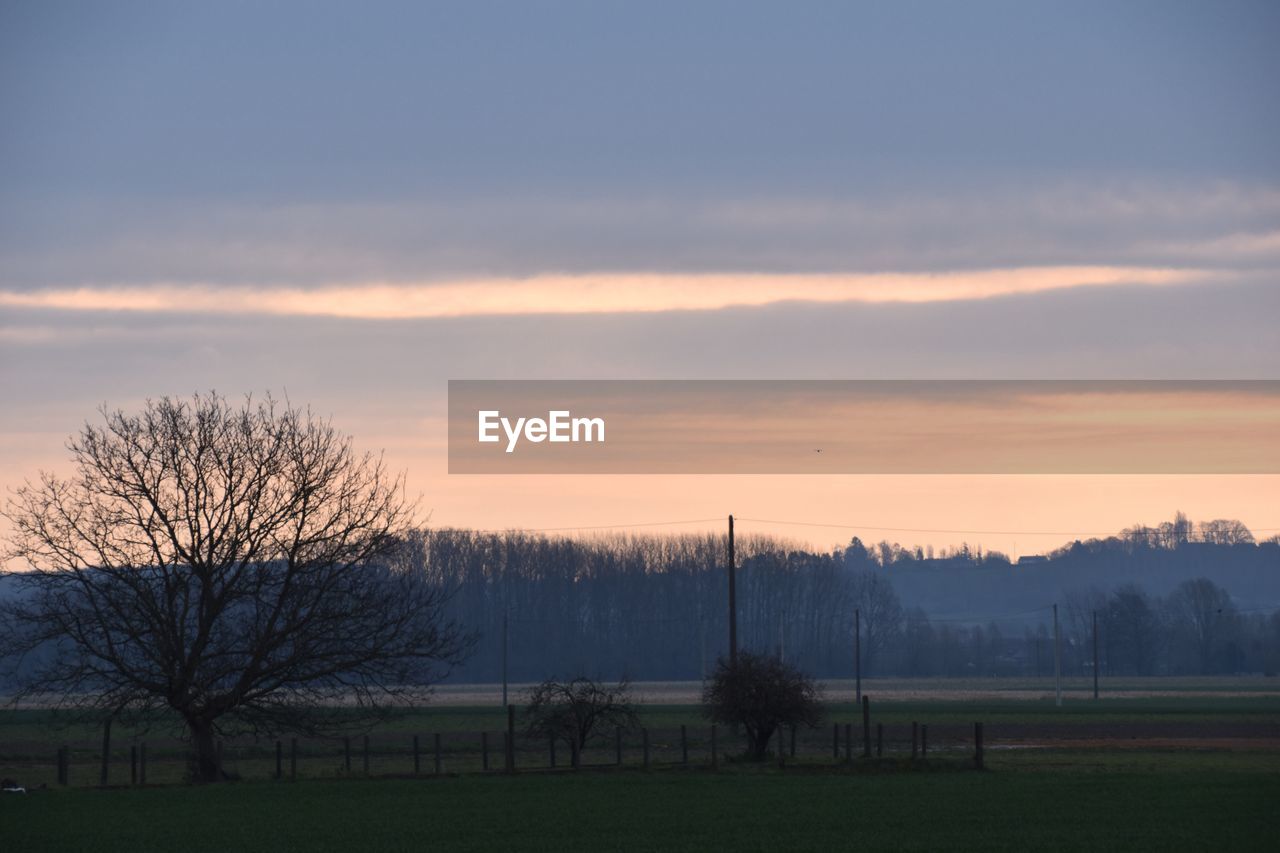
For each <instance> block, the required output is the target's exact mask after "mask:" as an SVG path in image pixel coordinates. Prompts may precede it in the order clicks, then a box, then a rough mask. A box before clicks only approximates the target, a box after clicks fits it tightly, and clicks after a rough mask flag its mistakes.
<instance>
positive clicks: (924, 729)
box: [920, 723, 929, 759]
mask: <svg viewBox="0 0 1280 853" xmlns="http://www.w3.org/2000/svg"><path fill="white" fill-rule="evenodd" d="M920 757H921V758H924V759H928V758H929V724H928V723H921V724H920Z"/></svg>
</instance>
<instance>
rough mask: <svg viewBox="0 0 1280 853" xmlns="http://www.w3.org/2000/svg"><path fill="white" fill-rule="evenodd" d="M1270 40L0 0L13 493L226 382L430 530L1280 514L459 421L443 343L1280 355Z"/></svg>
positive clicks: (500, 368) (810, 531)
mask: <svg viewBox="0 0 1280 853" xmlns="http://www.w3.org/2000/svg"><path fill="white" fill-rule="evenodd" d="M1278 40H1280V9H1278V8H1277V7H1276V6H1275V4H1272V3H1266V2H1255V0H1226V2H1221V3H1211V4H1210V3H1197V2H1182V0H1174V2H1168V0H1136V1H1135V2H1132V3H1125V4H1121V5H1117V4H1113V3H1107V2H1101V0H1098V2H1083V3H1079V4H1071V5H1070V6H1061V5H1056V4H1006V3H1002V2H982V3H974V4H964V5H963V6H961V5H959V4H953V3H946V2H938V3H928V2H926V3H920V4H883V3H866V4H858V3H843V2H840V3H828V2H816V0H815V2H799V3H787V4H781V3H767V2H756V0H710V2H705V3H697V4H682V5H680V6H670V7H662V6H657V7H655V6H652V5H650V4H600V3H594V2H575V0H553V2H549V3H540V4H536V5H530V4H525V3H515V2H512V3H502V2H499V3H492V4H490V3H485V4H427V3H405V2H397V0H386V2H377V3H370V4H360V5H359V6H356V5H354V4H329V3H307V4H300V3H290V2H285V3H279V4H267V5H263V4H256V3H240V2H228V3H219V4H153V3H147V2H132V0H126V2H122V3H118V4H112V5H111V7H104V6H102V5H101V4H97V3H87V2H86V3H80V2H76V1H75V0H68V2H66V3H62V2H55V3H49V2H34V0H17V1H16V2H10V3H5V4H3V5H2V6H0V109H2V110H3V115H4V116H5V122H4V126H3V128H2V129H0V187H2V188H3V189H2V190H0V399H2V400H3V406H0V489H3V488H10V487H12V486H14V485H15V484H17V483H20V482H21V481H22V479H23V478H25V477H31V476H35V475H36V473H37V472H38V471H39V470H41V469H51V470H59V471H64V472H65V464H66V463H65V451H64V449H63V445H64V441H65V439H66V437H67V435H69V434H70V433H72V432H74V431H75V430H76V429H77V428H78V426H79V425H80V424H81V423H83V421H84V420H85V419H86V418H91V417H93V416H94V411H95V409H96V408H97V407H98V406H99V405H100V404H102V403H104V402H106V403H108V404H110V405H112V406H119V407H123V408H126V409H128V408H136V407H137V406H139V405H141V404H142V401H144V400H145V399H147V398H148V397H156V396H159V395H163V394H173V395H187V394H190V393H191V392H193V391H196V390H208V389H210V388H216V389H217V390H219V391H220V392H222V393H224V394H227V395H229V396H238V395H240V394H242V393H247V392H257V393H261V392H263V391H267V390H271V391H274V392H277V393H287V394H288V395H289V396H290V398H291V399H292V400H294V401H295V402H299V403H308V404H311V405H313V406H314V407H315V408H316V409H317V410H319V411H322V412H324V413H326V414H332V416H333V418H334V421H335V423H336V424H337V425H338V426H339V427H340V428H342V429H344V430H345V431H347V432H350V433H351V434H352V435H353V437H354V439H355V441H356V443H357V445H359V446H361V447H368V448H371V449H377V448H385V449H386V451H387V454H388V459H389V461H391V462H392V463H393V464H394V465H396V466H397V467H402V468H404V469H405V470H406V471H407V473H408V478H409V483H410V487H411V488H412V489H414V490H415V491H421V492H422V493H423V495H424V499H423V508H424V514H425V513H427V512H428V511H430V512H431V519H432V523H439V524H451V525H467V526H475V527H485V528H488V527H496V528H508V527H537V528H541V527H571V526H575V525H611V524H616V523H626V522H648V521H660V520H669V519H672V518H675V519H681V518H686V519H687V518H704V517H716V518H718V517H721V516H723V515H726V514H728V513H729V512H734V513H736V514H738V515H740V516H744V517H756V518H774V519H778V518H781V519H803V520H811V521H817V522H823V523H832V524H843V523H848V524H857V523H861V524H874V525H877V526H881V527H902V528H930V529H939V530H983V531H996V532H993V533H989V534H984V535H983V536H981V537H970V538H971V539H973V538H977V539H980V540H981V542H982V544H984V545H988V546H990V547H998V548H1001V549H1003V550H1006V551H1010V552H1012V551H1015V550H1016V551H1021V552H1024V553H1025V552H1027V551H1028V550H1030V549H1040V548H1045V547H1052V546H1055V545H1057V544H1060V543H1061V541H1062V540H1063V539H1064V538H1065V537H1063V536H1061V535H1057V534H1053V535H1049V536H1038V535H1030V534H1029V533H1026V534H1024V535H1018V534H1016V533H1011V531H1018V530H1021V531H1059V532H1062V531H1075V530H1080V531H1094V532H1107V531H1113V530H1118V529H1120V528H1122V527H1124V526H1128V525H1131V524H1134V523H1137V522H1145V523H1152V524H1154V523H1158V522H1159V521H1161V520H1164V519H1167V518H1169V517H1171V516H1172V514H1173V513H1174V512H1175V511H1177V510H1179V509H1181V510H1183V511H1185V512H1187V513H1188V514H1189V515H1191V516H1192V517H1193V518H1196V519H1205V518H1216V517H1238V518H1240V519H1241V520H1243V521H1245V522H1246V523H1247V524H1249V525H1251V526H1254V527H1257V528H1260V529H1261V528H1271V527H1276V526H1280V512H1278V511H1277V509H1276V507H1278V506H1280V482H1278V481H1277V478H1275V477H1267V476H1240V477H1227V476H1215V477H1172V476H1169V477H1163V478H1161V477H1129V478H1125V477H1114V476H1112V477H1071V476H1064V477H1032V476H1027V477H1021V478H1020V477H969V476H959V475H956V476H952V477H949V478H948V477H907V476H897V477H805V476H799V475H796V476H778V477H763V476H762V477H754V476H736V477H735V476H702V477H695V476H673V477H655V476H627V477H607V478H602V477H574V476H562V477H543V476H530V477H513V478H508V479H501V480H499V479H495V478H492V477H466V476H449V475H447V474H446V473H445V466H446V459H445V453H444V438H445V428H444V390H445V383H446V381H447V380H448V379H451V378H454V379H457V378H543V379H547V378H549V379H556V378H565V379H569V378H601V379H625V378H673V379H676V378H726V379H764V378H778V379H794V378H832V379H862V378H1030V379H1037V378H1100V379H1104V378H1119V379H1135V378H1153V379H1156V378H1170V379H1184V378H1185V379H1193V378H1218V379H1232V378H1240V379H1244V378H1260V379H1274V378H1277V376H1280V336H1278V335H1276V334H1275V326H1276V318H1277V317H1280V156H1277V152H1278V151H1280V112H1277V111H1276V110H1275V109H1274V108H1273V102H1274V81H1275V80H1276V79H1280V58H1278V57H1280V54H1278V53H1277V52H1276V51H1275V50H1274V45H1275V44H1276V42H1277V41H1278ZM2 524H3V522H0V526H2ZM675 529H680V528H678V527H677V528H675ZM999 531H1004V532H999ZM769 532H774V533H781V534H784V535H796V536H797V538H800V539H802V540H804V541H807V542H811V543H814V544H817V545H820V546H822V547H827V546H830V545H835V544H839V543H840V542H841V541H847V539H848V538H849V536H850V535H853V534H854V533H855V532H856V531H854V530H850V529H845V528H840V527H833V528H785V527H779V528H776V529H770V530H769ZM859 535H862V534H859ZM863 538H864V539H879V538H882V535H881V534H880V533H877V532H875V531H870V530H868V531H866V532H865V535H863ZM883 538H891V539H899V540H900V541H902V542H903V543H904V544H917V543H918V544H922V545H923V544H933V545H935V546H941V545H945V544H948V543H954V542H956V541H959V540H960V539H962V538H964V537H963V536H961V535H957V534H950V533H937V534H933V533H927V532H926V533H920V534H918V535H917V534H904V535H902V536H897V535H894V534H892V533H885V534H884V535H883Z"/></svg>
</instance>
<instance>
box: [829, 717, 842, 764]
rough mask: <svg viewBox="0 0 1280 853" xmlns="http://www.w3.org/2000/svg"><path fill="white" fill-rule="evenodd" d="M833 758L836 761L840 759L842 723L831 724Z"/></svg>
mask: <svg viewBox="0 0 1280 853" xmlns="http://www.w3.org/2000/svg"><path fill="white" fill-rule="evenodd" d="M831 758H832V759H833V760H835V761H839V760H840V724H839V723H832V724H831Z"/></svg>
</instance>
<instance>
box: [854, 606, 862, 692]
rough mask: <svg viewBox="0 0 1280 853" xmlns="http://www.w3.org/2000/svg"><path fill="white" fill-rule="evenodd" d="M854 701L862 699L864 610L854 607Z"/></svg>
mask: <svg viewBox="0 0 1280 853" xmlns="http://www.w3.org/2000/svg"><path fill="white" fill-rule="evenodd" d="M853 701H854V702H861V701H862V611H861V610H859V609H858V608H856V607H855V608H854V609H853Z"/></svg>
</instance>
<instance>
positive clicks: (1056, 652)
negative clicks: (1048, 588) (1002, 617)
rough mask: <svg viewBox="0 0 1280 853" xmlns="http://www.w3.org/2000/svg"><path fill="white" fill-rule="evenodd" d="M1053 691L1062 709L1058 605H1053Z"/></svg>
mask: <svg viewBox="0 0 1280 853" xmlns="http://www.w3.org/2000/svg"><path fill="white" fill-rule="evenodd" d="M1053 690H1054V697H1055V698H1054V703H1055V704H1056V705H1057V706H1058V707H1059V708H1061V707H1062V640H1061V637H1060V635H1059V633H1058V605H1057V604H1054V605H1053Z"/></svg>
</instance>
